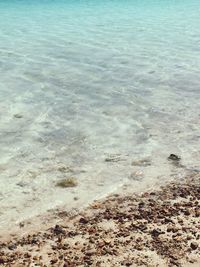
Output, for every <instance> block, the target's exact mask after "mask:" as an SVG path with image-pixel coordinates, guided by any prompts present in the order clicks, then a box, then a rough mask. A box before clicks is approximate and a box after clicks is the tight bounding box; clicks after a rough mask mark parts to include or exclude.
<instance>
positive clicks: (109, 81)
mask: <svg viewBox="0 0 200 267" xmlns="http://www.w3.org/2000/svg"><path fill="white" fill-rule="evenodd" d="M199 25H200V3H199V0H190V1H189V0H177V1H174V0H138V1H137V0H123V1H122V0H121V1H120V0H112V1H111V0H101V1H94V0H90V1H89V0H81V1H78V0H77V1H76V0H74V1H72V0H71V1H69V0H66V1H61V0H54V1H50V0H40V1H39V0H21V1H20V0H16V1H14V0H13V1H11V0H0V221H1V227H4V226H5V225H8V222H9V223H17V222H18V221H20V220H22V219H25V218H27V217H30V216H33V215H36V214H39V213H42V212H45V211H46V210H48V209H50V208H54V207H56V206H59V205H65V207H66V208H71V207H74V206H75V205H76V204H75V202H76V203H79V204H78V205H81V204H83V203H86V202H87V201H90V200H91V199H93V198H95V197H99V196H101V195H103V194H104V193H106V192H110V191H111V190H113V189H114V188H115V187H117V186H118V185H120V184H123V183H124V182H126V183H127V182H129V180H131V181H132V184H131V186H133V187H135V188H137V186H141V185H143V184H147V183H148V182H149V181H152V180H154V179H155V180H156V179H158V178H159V179H168V178H169V177H170V175H176V174H177V173H179V174H180V173H181V172H183V171H184V170H183V169H184V168H175V167H173V166H172V165H171V164H170V163H169V161H167V157H168V155H169V154H170V153H177V154H178V155H180V156H181V157H182V164H183V165H184V166H186V168H187V169H198V168H199V160H200V126H199V125H200V124H199V121H200V27H199ZM143 158H148V159H149V160H150V161H151V166H147V167H144V166H139V167H138V166H133V165H132V161H133V160H138V159H143ZM136 171H139V174H138V173H137V174H135V172H136ZM68 176H74V177H76V178H77V179H78V186H77V187H76V188H73V189H60V188H57V187H56V186H55V183H56V182H57V181H58V180H60V179H62V178H65V177H68ZM138 176H139V178H138ZM74 197H79V199H80V200H79V202H77V201H75V200H74Z"/></svg>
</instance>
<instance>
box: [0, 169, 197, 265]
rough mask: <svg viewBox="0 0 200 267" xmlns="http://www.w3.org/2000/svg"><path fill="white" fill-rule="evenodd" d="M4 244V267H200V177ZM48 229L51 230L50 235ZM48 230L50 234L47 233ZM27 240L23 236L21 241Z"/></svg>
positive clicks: (111, 202)
mask: <svg viewBox="0 0 200 267" xmlns="http://www.w3.org/2000/svg"><path fill="white" fill-rule="evenodd" d="M58 215H59V217H60V222H59V224H57V225H53V224H52V225H51V227H47V226H44V225H43V226H41V227H40V229H38V230H36V229H35V230H33V229H32V230H30V232H29V233H28V234H27V233H25V231H24V234H22V233H23V225H21V232H19V235H18V237H17V235H15V236H13V237H12V238H11V237H10V238H9V239H7V241H2V242H1V243H0V265H2V266H12V267H15V266H17V267H20V266H43V267H44V266H57V267H61V266H62V267H72V266H73V267H75V266H102V267H108V266H199V263H200V220H199V218H200V175H199V174H193V175H190V176H188V177H186V178H184V179H178V178H177V180H176V181H175V182H171V183H169V184H166V185H165V186H161V187H160V188H159V189H157V190H154V191H152V190H149V191H146V192H143V193H141V194H135V193H131V192H130V188H129V190H127V191H126V192H121V193H119V194H112V195H110V196H108V197H107V198H104V199H103V200H100V201H96V202H94V203H93V204H91V205H90V206H89V207H88V208H86V209H85V210H83V211H82V212H80V213H79V214H76V215H74V216H69V215H68V214H66V213H65V212H59V214H58ZM45 227H46V229H45ZM47 228H48V229H47ZM20 235H21V236H20Z"/></svg>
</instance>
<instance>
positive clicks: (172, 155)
mask: <svg viewBox="0 0 200 267" xmlns="http://www.w3.org/2000/svg"><path fill="white" fill-rule="evenodd" d="M168 159H169V160H173V161H180V160H181V158H180V157H179V156H177V155H176V154H170V155H169V157H168Z"/></svg>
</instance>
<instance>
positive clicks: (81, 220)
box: [79, 217, 88, 224]
mask: <svg viewBox="0 0 200 267" xmlns="http://www.w3.org/2000/svg"><path fill="white" fill-rule="evenodd" d="M79 223H82V224H87V223H88V220H87V219H86V218H84V217H82V218H80V220H79Z"/></svg>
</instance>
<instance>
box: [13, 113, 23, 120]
mask: <svg viewBox="0 0 200 267" xmlns="http://www.w3.org/2000/svg"><path fill="white" fill-rule="evenodd" d="M13 117H14V118H16V119H21V118H23V116H22V115H21V114H14V116H13Z"/></svg>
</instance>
